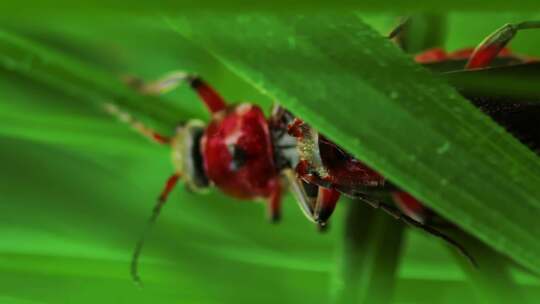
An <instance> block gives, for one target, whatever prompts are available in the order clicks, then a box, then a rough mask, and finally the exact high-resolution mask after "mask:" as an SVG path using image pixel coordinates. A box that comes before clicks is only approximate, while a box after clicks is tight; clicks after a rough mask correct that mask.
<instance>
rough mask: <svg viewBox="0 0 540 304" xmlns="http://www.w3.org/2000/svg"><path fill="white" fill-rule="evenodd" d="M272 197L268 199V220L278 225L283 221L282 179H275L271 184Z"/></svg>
mask: <svg viewBox="0 0 540 304" xmlns="http://www.w3.org/2000/svg"><path fill="white" fill-rule="evenodd" d="M270 183H271V184H270V197H268V207H267V210H268V211H267V212H268V220H269V221H270V222H271V223H277V222H279V220H280V219H281V200H282V197H283V187H282V185H281V180H280V178H279V177H278V178H275V179H274V180H272V181H271V182H270Z"/></svg>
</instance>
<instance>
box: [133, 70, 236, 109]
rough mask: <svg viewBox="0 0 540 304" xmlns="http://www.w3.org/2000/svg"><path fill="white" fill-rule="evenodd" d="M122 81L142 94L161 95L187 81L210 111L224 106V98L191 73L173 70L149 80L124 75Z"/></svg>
mask: <svg viewBox="0 0 540 304" xmlns="http://www.w3.org/2000/svg"><path fill="white" fill-rule="evenodd" d="M123 81H124V82H125V83H126V84H127V85H128V86H129V87H131V88H133V89H135V90H136V91H137V92H139V93H141V94H143V95H161V94H165V93H167V92H170V91H172V90H174V89H175V88H177V87H178V86H179V85H181V84H182V83H185V82H187V83H189V85H190V86H191V88H192V89H193V90H195V91H196V92H197V94H198V95H199V97H200V98H201V100H202V101H203V102H204V104H205V105H206V107H207V108H208V110H209V111H210V113H216V112H219V111H221V110H223V109H225V108H226V106H227V105H226V103H225V100H224V99H223V98H222V97H221V96H220V95H219V94H218V93H217V92H216V91H215V90H214V89H213V88H212V87H211V86H209V85H208V84H207V83H206V82H205V81H204V80H202V79H201V78H200V77H198V76H195V75H193V74H188V73H186V72H182V71H173V72H170V73H168V74H166V75H165V76H163V77H161V78H159V79H157V80H155V81H150V82H144V81H143V80H142V79H140V78H137V77H133V76H125V77H123Z"/></svg>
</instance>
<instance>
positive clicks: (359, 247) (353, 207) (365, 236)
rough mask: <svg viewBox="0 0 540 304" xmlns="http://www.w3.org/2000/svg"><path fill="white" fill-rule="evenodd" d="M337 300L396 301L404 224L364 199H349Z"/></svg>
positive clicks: (333, 295)
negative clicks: (394, 299)
mask: <svg viewBox="0 0 540 304" xmlns="http://www.w3.org/2000/svg"><path fill="white" fill-rule="evenodd" d="M347 209H348V210H347V216H346V219H345V227H344V228H345V229H344V231H343V232H344V239H343V241H342V242H343V244H342V245H341V249H340V251H339V255H338V269H337V271H336V273H335V274H334V277H333V281H332V288H331V298H332V301H333V303H380V304H383V303H392V301H393V291H394V286H395V283H396V278H397V269H398V266H399V262H400V257H401V247H402V240H403V235H404V226H403V225H402V224H401V223H400V222H398V221H396V220H394V219H393V218H391V217H389V216H387V215H386V214H381V213H380V212H378V211H377V210H373V208H371V207H369V206H368V205H366V204H363V203H362V202H349V205H348V206H347Z"/></svg>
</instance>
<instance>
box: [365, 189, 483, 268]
mask: <svg viewBox="0 0 540 304" xmlns="http://www.w3.org/2000/svg"><path fill="white" fill-rule="evenodd" d="M358 198H359V199H361V200H363V201H364V202H366V203H368V204H369V205H370V206H372V207H373V208H375V209H381V210H382V211H384V212H386V213H387V214H389V215H390V216H392V217H393V218H395V219H396V220H400V221H402V222H404V223H405V224H407V225H409V226H413V227H415V228H418V229H422V230H424V231H425V232H427V233H429V234H431V235H433V236H436V237H438V238H440V239H443V240H444V241H445V242H446V243H448V244H450V245H452V246H453V247H454V248H455V249H456V250H457V251H458V252H459V253H460V254H461V255H462V256H463V257H465V258H466V259H467V260H468V261H469V262H470V263H471V265H473V266H474V267H478V264H477V263H476V260H475V259H474V257H473V256H472V255H471V254H470V253H469V252H468V251H467V250H466V249H465V247H463V245H461V244H460V243H458V242H457V241H455V240H454V239H452V238H451V237H449V236H447V235H446V234H444V233H442V232H441V231H439V230H437V229H435V228H434V227H432V226H429V225H425V224H423V223H421V222H419V221H417V220H415V219H413V218H411V217H409V216H407V215H406V214H403V213H402V212H401V211H399V210H398V209H397V208H395V207H393V206H391V205H388V204H386V203H383V202H380V201H376V200H372V199H370V198H367V197H365V196H359V197H358Z"/></svg>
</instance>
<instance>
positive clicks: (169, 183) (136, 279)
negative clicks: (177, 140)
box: [131, 173, 180, 286]
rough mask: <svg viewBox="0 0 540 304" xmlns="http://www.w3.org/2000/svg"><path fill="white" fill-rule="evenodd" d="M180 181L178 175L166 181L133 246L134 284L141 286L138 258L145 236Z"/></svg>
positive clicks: (132, 266)
mask: <svg viewBox="0 0 540 304" xmlns="http://www.w3.org/2000/svg"><path fill="white" fill-rule="evenodd" d="M179 179H180V174H179V173H175V174H173V175H172V176H171V177H169V179H168V180H167V183H166V184H165V188H164V189H163V191H162V192H161V195H160V196H159V198H158V201H157V203H156V205H155V206H154V209H153V210H152V215H151V216H150V218H149V219H148V222H147V223H146V227H145V228H144V230H143V233H142V235H141V237H140V238H139V240H138V241H137V245H135V249H134V250H133V256H132V258H131V278H132V279H133V281H134V282H135V284H137V285H139V286H142V281H141V277H140V276H139V257H140V255H141V251H142V248H143V246H144V242H145V241H146V236H147V235H148V234H149V232H150V230H151V229H152V227H153V226H154V224H155V223H156V220H157V218H158V216H159V213H160V212H161V208H162V207H163V205H165V202H166V201H167V197H168V196H169V193H170V192H171V191H172V190H173V188H174V186H175V185H176V183H177V182H178V180H179Z"/></svg>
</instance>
